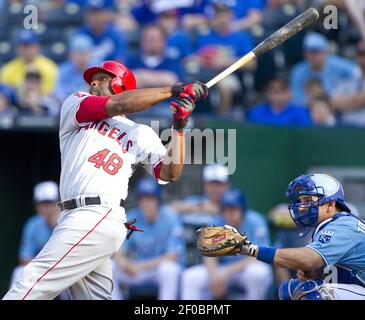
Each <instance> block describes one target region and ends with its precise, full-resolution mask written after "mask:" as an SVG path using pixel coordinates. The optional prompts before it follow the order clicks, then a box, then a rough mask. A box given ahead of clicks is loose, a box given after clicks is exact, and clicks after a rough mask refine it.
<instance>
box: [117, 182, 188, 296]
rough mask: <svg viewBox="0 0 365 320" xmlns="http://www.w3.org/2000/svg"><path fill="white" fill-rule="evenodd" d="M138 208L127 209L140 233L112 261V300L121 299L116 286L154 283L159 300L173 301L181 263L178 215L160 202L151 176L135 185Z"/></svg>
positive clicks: (182, 246) (181, 234)
mask: <svg viewBox="0 0 365 320" xmlns="http://www.w3.org/2000/svg"><path fill="white" fill-rule="evenodd" d="M136 195H137V200H138V207H137V208H135V209H132V210H130V211H128V212H127V215H128V218H129V219H134V218H135V219H136V220H137V225H138V227H139V228H140V229H142V230H143V231H144V232H138V233H135V234H133V236H132V237H131V238H130V239H129V240H127V241H125V242H124V244H123V247H122V248H121V250H120V251H119V252H118V253H116V255H115V257H114V261H113V281H114V284H115V285H114V289H113V299H114V300H120V299H122V298H123V296H122V291H121V288H120V285H124V286H125V287H127V288H130V287H133V286H142V285H147V286H151V285H153V286H157V288H158V299H159V300H166V299H169V300H176V299H177V296H178V285H179V276H180V272H181V270H182V267H183V265H184V264H185V237H184V230H183V227H182V224H181V222H180V219H179V216H178V215H177V214H176V213H175V212H174V211H173V210H172V209H171V208H169V207H167V206H165V205H163V203H162V200H161V190H160V186H159V185H158V183H157V182H156V181H155V180H154V179H153V178H150V177H148V178H143V179H141V180H140V181H139V182H138V184H137V190H136Z"/></svg>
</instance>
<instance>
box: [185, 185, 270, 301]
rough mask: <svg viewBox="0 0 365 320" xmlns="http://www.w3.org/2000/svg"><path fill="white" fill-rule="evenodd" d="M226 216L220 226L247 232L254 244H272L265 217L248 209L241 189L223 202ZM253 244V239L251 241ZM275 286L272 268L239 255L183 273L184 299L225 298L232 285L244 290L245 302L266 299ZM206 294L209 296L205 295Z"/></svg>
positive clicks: (230, 192)
mask: <svg viewBox="0 0 365 320" xmlns="http://www.w3.org/2000/svg"><path fill="white" fill-rule="evenodd" d="M221 210H222V217H219V218H218V219H217V221H216V225H225V224H228V225H230V226H232V227H234V228H236V229H237V230H238V231H239V232H241V233H244V232H246V234H247V237H248V238H249V239H254V240H252V241H253V242H254V243H258V244H260V245H269V242H270V240H269V232H268V226H267V222H266V220H265V219H264V217H263V216H262V215H261V214H259V213H257V212H255V211H252V210H249V209H248V208H247V203H246V199H245V196H244V194H243V193H242V192H241V191H240V190H238V189H230V190H228V191H226V192H225V193H224V194H223V196H222V199H221ZM250 241H251V240H250ZM271 284H272V270H271V266H269V265H268V264H265V263H263V262H261V261H257V260H255V259H253V258H251V257H247V256H243V255H236V256H226V257H221V258H220V259H218V258H204V264H202V265H197V266H193V267H190V268H188V269H186V270H185V271H184V272H183V275H182V280H181V286H182V289H181V290H182V293H181V298H182V299H183V300H201V299H211V298H216V299H222V298H224V297H227V294H228V293H229V291H230V287H231V286H232V285H234V286H236V287H237V286H238V287H240V288H241V289H243V290H244V299H245V300H263V299H265V298H266V297H267V294H268V290H269V288H270V286H271ZM205 293H206V294H207V295H205Z"/></svg>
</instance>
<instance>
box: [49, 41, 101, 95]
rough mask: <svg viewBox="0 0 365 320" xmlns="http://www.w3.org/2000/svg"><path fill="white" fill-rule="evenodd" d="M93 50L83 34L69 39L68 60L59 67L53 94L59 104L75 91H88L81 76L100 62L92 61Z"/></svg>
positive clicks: (91, 43) (91, 44) (90, 42)
mask: <svg viewBox="0 0 365 320" xmlns="http://www.w3.org/2000/svg"><path fill="white" fill-rule="evenodd" d="M93 48H94V46H93V42H92V40H91V38H90V37H88V36H86V35H84V34H76V35H74V36H72V37H71V38H70V43H69V48H68V50H69V58H68V60H67V61H65V62H63V63H62V64H61V65H60V66H59V72H58V79H57V83H56V89H55V92H54V93H53V94H54V96H55V97H56V98H57V99H58V100H59V101H60V102H62V101H63V100H64V99H65V98H66V97H68V96H69V95H70V94H72V93H73V92H75V91H88V85H87V84H86V83H85V81H84V79H83V77H82V74H83V72H84V70H85V69H86V68H87V67H88V66H90V65H91V64H93V63H95V64H98V63H100V62H101V61H97V62H94V61H93V60H92V52H93ZM71 75H72V76H71Z"/></svg>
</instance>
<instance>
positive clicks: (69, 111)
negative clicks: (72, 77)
mask: <svg viewBox="0 0 365 320" xmlns="http://www.w3.org/2000/svg"><path fill="white" fill-rule="evenodd" d="M109 98H110V97H109V96H102V97H97V96H91V95H90V94H89V93H87V92H76V93H73V94H72V95H70V96H69V97H68V98H67V99H66V100H65V101H64V102H63V104H62V107H61V118H60V133H61V134H63V133H66V132H68V131H70V130H73V129H75V128H76V127H78V126H79V125H80V123H82V122H88V121H95V120H101V119H105V118H108V117H109V116H108V114H107V113H106V111H105V105H106V103H107V101H108V100H109Z"/></svg>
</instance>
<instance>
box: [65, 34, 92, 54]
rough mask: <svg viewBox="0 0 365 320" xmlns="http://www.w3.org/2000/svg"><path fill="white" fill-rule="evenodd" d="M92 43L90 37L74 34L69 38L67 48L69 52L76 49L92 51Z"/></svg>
mask: <svg viewBox="0 0 365 320" xmlns="http://www.w3.org/2000/svg"><path fill="white" fill-rule="evenodd" d="M93 48H94V44H93V41H92V39H91V38H90V37H89V36H87V35H84V34H76V35H74V36H72V37H71V38H70V42H69V45H68V50H69V51H70V52H76V51H90V52H91V51H92V50H93Z"/></svg>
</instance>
